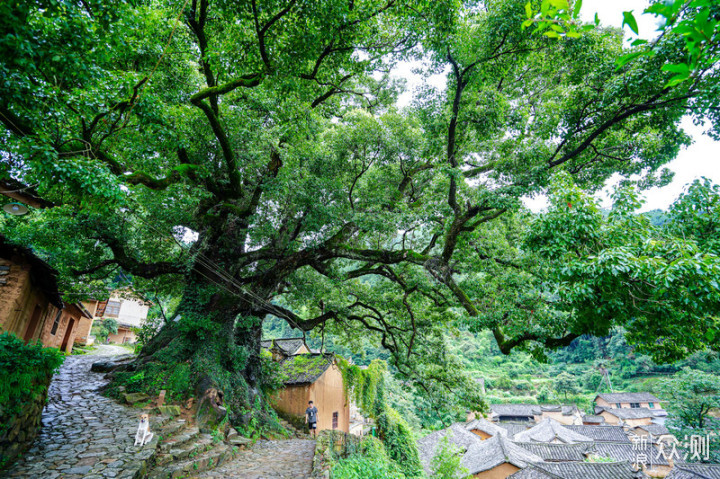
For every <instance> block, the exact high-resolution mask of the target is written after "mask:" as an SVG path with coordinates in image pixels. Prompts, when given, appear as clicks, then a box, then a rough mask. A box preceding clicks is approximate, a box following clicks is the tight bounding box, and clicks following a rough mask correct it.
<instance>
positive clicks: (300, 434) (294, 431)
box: [280, 418, 314, 439]
mask: <svg viewBox="0 0 720 479" xmlns="http://www.w3.org/2000/svg"><path fill="white" fill-rule="evenodd" d="M280 425H282V427H284V428H285V429H286V430H287V431H288V432H289V433H290V436H291V437H295V438H297V439H314V437H313V435H312V434H308V433H306V432H305V431H303V430H302V429H298V428H296V427H295V426H293V425H292V424H291V423H290V422H288V421H286V420H285V419H282V418H280Z"/></svg>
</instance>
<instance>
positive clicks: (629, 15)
mask: <svg viewBox="0 0 720 479" xmlns="http://www.w3.org/2000/svg"><path fill="white" fill-rule="evenodd" d="M625 25H627V26H628V27H630V30H632V31H633V32H635V34H636V35H637V34H638V24H637V21H636V20H635V15H633V11H632V10H630V11H629V12H623V23H622V26H623V27H624V26H625Z"/></svg>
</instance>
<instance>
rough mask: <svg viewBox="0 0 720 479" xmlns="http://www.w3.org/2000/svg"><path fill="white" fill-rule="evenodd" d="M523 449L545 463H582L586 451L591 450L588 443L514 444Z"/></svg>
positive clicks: (590, 445)
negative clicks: (540, 458)
mask: <svg viewBox="0 0 720 479" xmlns="http://www.w3.org/2000/svg"><path fill="white" fill-rule="evenodd" d="M515 444H517V445H518V446H520V447H522V448H523V449H527V450H528V451H530V452H532V453H533V454H535V455H536V456H540V457H542V458H543V459H544V460H546V461H562V462H568V461H575V462H582V461H584V460H585V459H586V458H587V456H586V455H585V453H586V451H588V450H591V449H592V444H590V443H586V442H583V443H577V444H550V443H542V442H515Z"/></svg>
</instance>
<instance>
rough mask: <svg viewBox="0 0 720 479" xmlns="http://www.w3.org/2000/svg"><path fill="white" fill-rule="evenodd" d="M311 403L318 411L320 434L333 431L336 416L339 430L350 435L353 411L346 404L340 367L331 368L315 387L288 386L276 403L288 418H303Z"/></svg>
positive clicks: (280, 393) (309, 385)
mask: <svg viewBox="0 0 720 479" xmlns="http://www.w3.org/2000/svg"><path fill="white" fill-rule="evenodd" d="M308 401H313V402H314V403H315V406H316V407H317V408H318V423H317V429H318V431H322V430H325V429H333V427H332V423H333V413H335V412H336V413H338V424H337V429H338V430H339V431H343V432H349V430H350V407H349V405H348V404H347V402H346V400H345V388H344V387H343V379H342V373H341V372H340V369H339V368H338V367H337V366H335V365H333V366H331V367H329V368H328V370H327V371H325V372H324V373H323V374H322V376H320V377H319V378H318V379H317V380H316V381H315V382H314V383H313V384H306V385H297V386H286V387H285V388H284V389H282V390H281V391H280V392H279V393H278V394H277V397H276V399H275V401H274V403H275V407H276V408H277V409H278V410H280V411H282V412H284V413H285V414H290V415H293V416H297V417H304V416H305V409H307V407H308Z"/></svg>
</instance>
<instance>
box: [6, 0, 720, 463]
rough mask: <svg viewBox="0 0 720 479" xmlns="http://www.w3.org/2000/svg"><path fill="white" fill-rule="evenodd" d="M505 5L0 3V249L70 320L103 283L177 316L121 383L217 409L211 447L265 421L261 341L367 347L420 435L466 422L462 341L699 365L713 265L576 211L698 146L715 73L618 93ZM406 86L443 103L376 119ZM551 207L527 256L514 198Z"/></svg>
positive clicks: (645, 67)
mask: <svg viewBox="0 0 720 479" xmlns="http://www.w3.org/2000/svg"><path fill="white" fill-rule="evenodd" d="M524 4H525V2H523V1H520V0H491V1H482V2H479V1H478V2H472V1H471V2H459V1H452V2H434V1H430V0H387V1H386V2H377V1H375V0H362V1H351V2H347V1H340V0H310V1H301V2H297V1H295V0H287V1H280V0H262V1H260V0H253V1H250V2H241V3H236V2H225V1H220V0H191V1H179V0H154V1H146V2H134V1H119V2H112V4H109V3H108V2H103V1H100V0H87V1H83V2H75V1H70V0H59V1H58V0H52V1H46V0H39V1H37V2H11V3H7V2H6V3H3V4H2V5H0V25H2V28H3V31H5V32H8V33H7V34H6V35H4V36H3V38H2V39H0V78H2V86H3V95H2V97H0V124H2V125H3V130H2V132H0V141H1V142H2V143H1V144H2V159H3V160H2V163H0V180H1V181H3V182H4V183H8V184H12V185H15V186H13V188H17V189H19V190H21V191H22V192H24V194H31V195H33V196H34V197H36V198H40V199H41V200H42V201H40V203H39V204H40V205H41V206H42V207H43V208H41V209H36V210H34V211H33V212H32V213H31V214H29V215H26V216H24V217H2V218H0V230H2V233H3V234H4V235H7V236H8V237H10V238H11V239H12V240H13V241H19V242H22V243H28V244H31V245H33V246H34V247H35V248H36V249H38V250H39V251H41V253H42V254H45V255H48V256H52V259H53V264H54V265H56V266H57V268H58V269H59V270H60V272H61V273H62V284H63V287H64V288H65V290H66V291H68V292H69V293H77V294H78V295H92V294H93V293H94V292H96V291H97V289H103V288H104V287H105V282H107V281H111V280H113V281H114V280H116V279H117V278H118V277H119V278H121V280H123V281H132V282H133V284H134V285H135V287H136V288H138V289H141V290H148V291H153V292H154V293H155V296H157V295H160V296H163V297H165V296H174V297H178V298H180V301H179V304H178V306H177V308H176V309H175V311H174V315H173V317H172V320H168V321H165V322H164V326H163V327H162V329H161V331H160V332H159V333H158V334H157V335H156V336H154V337H153V339H151V340H149V341H148V342H147V343H146V344H145V346H144V348H143V350H142V353H141V357H140V359H139V360H138V363H137V365H136V366H137V367H138V370H137V372H135V374H133V376H132V377H133V378H135V379H134V380H135V381H136V382H137V384H138V385H139V387H143V388H150V389H152V388H155V387H156V385H157V384H159V383H161V382H163V381H168V380H169V378H170V377H172V376H173V375H177V379H178V381H177V384H179V385H180V386H182V387H181V388H180V389H181V390H182V391H181V390H180V389H179V390H178V394H189V392H190V391H193V390H194V389H196V388H199V387H200V386H202V387H212V386H215V387H221V388H222V389H224V390H226V392H227V394H226V396H225V397H226V399H227V400H228V406H229V409H230V411H231V415H232V420H233V421H234V422H235V423H243V424H248V423H250V422H252V421H257V420H262V419H264V418H265V416H266V412H267V404H266V396H265V395H264V393H263V390H264V385H265V384H267V383H268V382H271V380H272V379H271V378H269V377H268V371H269V370H268V369H267V368H265V367H264V366H263V361H262V358H261V354H260V339H261V335H262V324H263V321H264V320H265V319H266V318H267V317H268V316H274V317H276V318H280V319H282V320H283V321H285V322H287V323H288V324H289V325H290V326H293V327H295V328H297V329H300V330H302V331H303V332H309V331H312V330H321V331H322V332H326V331H327V332H328V333H334V334H335V335H336V336H337V337H338V339H339V341H341V342H344V343H345V344H352V343H353V342H354V341H358V338H362V339H361V340H362V341H363V342H366V343H369V344H370V345H372V346H373V347H378V346H381V347H383V348H384V349H385V351H386V352H387V355H388V360H389V363H390V365H391V366H392V367H393V371H394V372H395V373H396V374H397V375H398V377H399V378H400V379H402V380H403V381H404V383H403V384H406V385H408V387H411V388H414V390H415V391H416V392H417V393H418V396H419V397H422V398H423V401H426V404H425V405H424V407H425V409H426V410H429V411H434V410H438V409H440V408H441V407H444V405H446V404H448V405H450V409H451V410H453V411H454V412H457V411H459V410H460V409H462V408H471V409H479V408H481V407H482V404H481V401H480V399H479V398H480V396H479V394H478V387H477V384H476V383H475V382H474V381H471V378H469V377H468V375H467V374H465V373H464V371H463V370H462V369H461V368H459V367H457V366H458V365H459V364H461V359H459V358H457V357H456V356H454V355H453V354H451V352H450V349H451V348H450V347H449V346H450V345H449V344H448V341H449V338H451V336H452V333H453V331H457V330H460V329H462V328H470V329H471V330H472V331H485V330H490V331H492V332H493V337H494V339H495V341H496V342H497V344H498V347H499V349H500V351H502V352H503V353H506V354H507V353H509V352H511V351H512V350H513V349H514V348H517V347H527V346H529V347H531V348H533V349H534V351H535V352H536V354H537V355H540V354H542V353H543V351H542V350H543V348H545V347H550V348H554V347H558V346H563V345H567V344H569V343H571V342H572V341H573V340H574V339H576V338H578V337H580V336H582V335H583V334H595V335H605V334H608V333H609V331H610V330H611V328H612V327H614V326H623V327H625V329H626V330H627V331H628V334H629V338H630V340H631V342H632V343H633V344H635V345H636V347H637V348H638V350H642V348H645V349H646V350H647V352H648V353H651V354H652V355H653V356H654V357H656V358H658V359H664V358H675V357H681V356H683V355H688V354H691V353H693V352H694V351H697V350H700V349H702V348H705V347H706V346H710V347H714V346H715V344H716V340H715V335H716V330H717V327H716V325H715V322H714V321H715V320H714V319H713V316H712V314H711V311H712V310H713V308H715V310H716V309H717V308H716V306H717V300H718V290H719V289H720V288H718V285H717V283H712V282H711V281H710V280H709V278H710V276H711V275H712V274H715V273H714V272H715V270H716V267H717V264H716V257H714V256H713V254H714V253H713V252H712V251H708V248H712V247H713V246H712V245H711V244H707V243H703V242H702V241H700V240H697V241H695V240H679V239H678V235H679V234H680V233H673V232H671V231H670V230H668V233H667V236H662V235H661V236H660V237H659V238H657V237H656V235H655V232H653V231H651V230H648V229H647V228H646V226H647V225H645V224H643V220H641V219H637V217H635V216H633V215H632V214H631V211H632V206H633V205H634V204H635V202H634V200H633V199H632V198H633V197H632V195H631V194H630V193H622V194H621V196H619V203H618V204H617V207H616V209H614V210H613V213H611V214H610V215H609V216H608V217H607V218H604V217H603V215H602V214H600V212H599V211H597V208H596V206H594V205H593V204H592V202H591V201H590V200H588V199H586V198H585V197H584V196H583V193H582V191H586V190H589V191H594V190H597V189H599V188H600V187H602V186H603V184H604V183H605V181H606V180H607V179H608V178H609V177H611V176H612V175H613V174H620V175H621V176H623V177H630V176H633V177H635V178H637V180H636V183H637V184H638V185H639V186H640V187H642V188H645V187H649V186H655V185H662V184H665V183H667V182H668V181H669V180H670V177H671V175H670V173H669V172H668V171H666V170H664V169H663V165H664V164H666V163H667V162H668V161H670V160H671V159H673V158H674V157H675V155H676V154H677V152H678V151H679V149H680V148H681V147H682V146H683V145H685V144H687V143H688V141H689V139H688V137H687V135H686V134H685V133H684V132H683V131H682V129H681V128H680V126H679V124H680V119H681V118H682V117H683V116H684V115H687V114H690V115H693V116H694V117H695V119H697V120H701V119H703V118H706V119H709V120H710V123H709V125H710V128H713V129H714V128H716V126H715V123H714V122H715V121H716V120H717V115H716V113H715V112H716V111H718V102H719V101H720V95H717V84H718V83H717V80H718V75H720V71H718V69H717V68H708V69H702V68H701V69H699V70H696V71H694V73H693V77H692V81H683V82H679V83H676V84H673V85H669V83H673V82H672V81H671V80H672V77H673V75H674V73H673V72H670V71H666V70H667V69H666V70H663V69H662V66H663V65H666V64H673V65H678V64H680V63H681V62H682V61H683V59H684V58H685V57H686V54H687V52H686V50H685V47H686V45H685V43H684V42H681V41H679V40H678V37H677V36H673V35H668V36H666V37H664V38H661V39H659V40H658V41H657V42H656V43H655V44H654V45H653V52H654V54H653V55H651V56H639V57H637V58H636V59H634V60H633V61H632V62H628V63H626V64H625V65H624V66H623V67H621V68H618V67H617V63H616V60H617V58H618V57H619V56H621V55H622V54H623V53H626V50H624V49H623V47H622V37H621V34H620V33H619V32H617V31H614V30H606V29H600V28H595V29H592V30H590V29H588V30H587V31H586V32H584V33H583V34H582V35H579V36H578V38H569V37H566V38H563V39H561V40H557V39H553V38H548V36H546V35H535V34H533V33H532V32H531V31H529V29H526V30H523V29H522V24H523V22H524V21H525V20H526V13H525V11H524V10H525V9H524ZM708 18H709V17H708ZM713 18H714V17H713ZM409 59H423V60H424V67H423V68H424V70H425V71H424V73H426V74H429V73H432V72H447V80H448V86H447V90H446V91H437V90H435V89H432V88H424V89H422V91H419V92H418V94H417V95H416V100H415V101H414V103H413V104H412V105H411V107H409V108H407V109H404V110H399V109H397V107H396V106H395V99H396V97H397V95H398V93H399V92H400V91H401V85H400V84H399V82H397V81H396V80H394V78H393V76H392V75H391V72H392V70H393V68H394V67H395V66H396V64H397V63H398V62H399V61H401V60H409ZM555 172H559V173H560V174H556V173H555ZM552 178H556V179H555V180H552ZM550 186H552V188H553V191H554V195H553V198H554V199H553V207H552V208H551V210H550V211H549V212H548V213H547V214H546V215H543V216H542V217H541V218H538V219H537V220H535V223H533V226H532V228H530V229H529V230H528V222H529V221H530V218H529V214H528V213H527V212H526V211H524V210H523V208H522V206H521V204H522V202H521V198H523V197H524V196H526V195H534V194H539V193H543V192H544V191H546V189H547V188H548V187H550ZM581 190H582V191H581ZM568 195H569V196H568ZM567 198H571V200H570V201H567ZM566 201H567V204H569V205H572V206H571V207H567V208H565V209H563V205H564V204H565V203H566ZM678 214H680V210H678ZM635 226H638V227H639V229H638V230H637V231H635V230H634V229H633V228H634V227H635ZM698 226H700V225H698ZM674 227H675V228H684V227H686V225H685V223H682V224H681V223H678V222H675V223H674ZM648 231H649V232H648ZM614 232H621V233H623V234H621V235H620V234H613V233H614ZM653 268H657V269H658V271H659V273H658V275H657V276H655V275H654V272H653V271H652V270H653ZM590 273H591V274H590ZM655 281H660V282H659V283H658V284H655V283H654V282H655ZM629 284H631V285H632V288H628V285H629ZM665 295H666V296H665ZM608 298H610V300H608ZM636 298H639V299H636ZM638 301H641V302H642V304H641V306H642V307H641V306H639V303H638ZM598 308H600V309H599V311H600V315H599V317H598V318H597V319H596V318H595V316H593V314H594V313H595V311H596V309H598ZM644 311H647V313H644ZM640 313H643V314H640ZM678 324H683V327H682V328H679V327H677V325H678ZM688 331H690V332H691V333H692V334H688ZM448 333H449V334H448ZM656 337H657V338H660V340H661V342H660V344H659V345H657V347H656V346H653V344H654V341H655V338H656ZM179 365H182V367H183V368H185V369H183V370H181V371H180V373H177V372H176V369H177V368H178V367H179ZM185 378H188V382H187V383H186V382H185ZM125 379H128V378H125ZM202 387H201V388H199V389H202ZM183 391H184V392H183ZM195 392H197V393H199V394H201V393H202V391H200V390H196V391H195ZM381 412H382V414H379V415H378V421H379V422H382V421H387V429H386V430H387V431H392V430H395V428H396V425H397V424H396V423H395V422H394V417H393V416H394V415H393V414H390V413H387V414H385V412H384V411H381ZM445 412H446V411H443V414H444V413H445ZM388 453H389V455H390V456H391V457H392V458H393V459H395V460H398V457H393V454H394V453H393V448H392V447H391V446H388ZM411 459H412V458H410V459H408V460H410V461H411ZM401 462H402V461H401ZM411 462H412V461H411Z"/></svg>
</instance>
